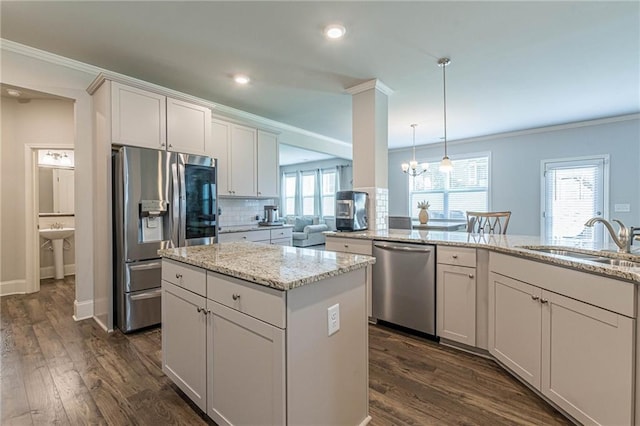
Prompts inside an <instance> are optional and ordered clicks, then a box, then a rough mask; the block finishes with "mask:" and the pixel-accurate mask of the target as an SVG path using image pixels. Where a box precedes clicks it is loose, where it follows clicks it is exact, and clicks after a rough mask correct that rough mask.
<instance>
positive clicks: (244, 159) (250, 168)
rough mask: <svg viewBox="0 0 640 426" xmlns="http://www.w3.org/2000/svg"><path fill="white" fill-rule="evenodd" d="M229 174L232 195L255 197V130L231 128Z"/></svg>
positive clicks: (234, 126)
mask: <svg viewBox="0 0 640 426" xmlns="http://www.w3.org/2000/svg"><path fill="white" fill-rule="evenodd" d="M230 151H231V156H230V158H231V164H230V166H229V170H230V174H231V191H232V195H236V196H243V197H255V196H256V194H257V192H258V190H257V188H256V178H257V176H256V168H257V164H256V129H252V128H250V127H245V126H237V125H232V126H231V149H230Z"/></svg>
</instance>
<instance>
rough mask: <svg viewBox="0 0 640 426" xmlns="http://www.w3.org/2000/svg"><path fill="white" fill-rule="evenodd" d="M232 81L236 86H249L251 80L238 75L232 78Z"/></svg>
mask: <svg viewBox="0 0 640 426" xmlns="http://www.w3.org/2000/svg"><path fill="white" fill-rule="evenodd" d="M233 81H235V82H236V83H238V84H249V82H250V81H251V79H250V78H249V77H248V76H246V75H243V74H238V75H236V76H234V77H233Z"/></svg>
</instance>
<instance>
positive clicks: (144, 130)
mask: <svg viewBox="0 0 640 426" xmlns="http://www.w3.org/2000/svg"><path fill="white" fill-rule="evenodd" d="M94 85H95V87H93V88H92V87H90V93H91V94H93V95H94V106H96V109H98V110H101V114H99V116H100V117H102V118H104V123H99V124H98V126H99V127H102V126H101V124H104V127H105V128H108V126H109V121H110V124H111V129H110V130H111V138H110V139H111V140H110V141H109V142H110V143H111V144H116V145H127V146H138V147H141V148H151V149H166V150H169V151H174V152H184V153H187V154H196V155H207V156H212V154H213V150H212V145H211V110H210V109H209V108H207V107H206V106H202V105H197V104H194V103H191V102H186V101H183V100H179V99H174V98H171V97H168V96H165V95H163V94H160V93H156V92H152V91H149V90H144V89H140V88H138V87H132V86H129V85H127V84H123V83H120V82H117V81H111V80H107V79H102V80H100V79H97V80H96V82H94ZM94 85H92V86H94ZM93 89H95V90H93ZM109 104H110V108H108V107H107V106H108V105H109ZM104 107H107V108H104ZM109 113H110V120H109V117H108V115H107V114H109ZM105 130H106V129H105Z"/></svg>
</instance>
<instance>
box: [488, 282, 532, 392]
mask: <svg viewBox="0 0 640 426" xmlns="http://www.w3.org/2000/svg"><path fill="white" fill-rule="evenodd" d="M541 293H542V291H541V290H540V288H538V287H534V286H532V285H529V284H527V283H524V282H522V281H517V280H514V279H511V278H507V277H504V276H502V275H499V274H496V273H493V272H492V273H491V274H490V276H489V352H490V353H491V354H492V355H493V356H495V357H496V359H498V360H499V361H500V362H502V363H503V364H505V365H506V366H507V367H509V368H510V369H511V370H512V371H513V372H515V373H516V374H517V375H518V376H519V377H520V378H522V379H524V380H526V381H527V382H529V383H530V384H531V385H532V386H534V387H535V388H536V389H540V357H541V355H540V345H541V338H542V337H541V333H542V318H541V315H542V314H541V308H540V296H541Z"/></svg>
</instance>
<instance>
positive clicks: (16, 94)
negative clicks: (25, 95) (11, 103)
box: [7, 89, 22, 98]
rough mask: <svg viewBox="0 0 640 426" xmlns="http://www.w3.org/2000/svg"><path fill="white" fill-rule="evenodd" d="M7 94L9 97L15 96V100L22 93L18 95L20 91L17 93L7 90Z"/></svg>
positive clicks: (16, 91)
mask: <svg viewBox="0 0 640 426" xmlns="http://www.w3.org/2000/svg"><path fill="white" fill-rule="evenodd" d="M7 94H8V95H9V96H15V97H16V98H17V97H18V96H20V95H21V94H22V93H20V91H19V90H15V89H7Z"/></svg>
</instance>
